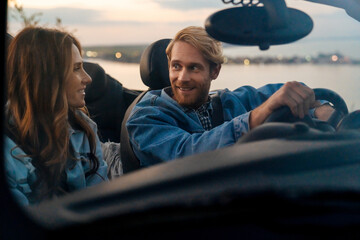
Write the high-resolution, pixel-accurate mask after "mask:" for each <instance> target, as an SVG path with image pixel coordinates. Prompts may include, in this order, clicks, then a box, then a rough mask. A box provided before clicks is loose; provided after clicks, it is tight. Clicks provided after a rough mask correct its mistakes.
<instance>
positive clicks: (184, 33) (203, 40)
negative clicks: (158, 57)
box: [166, 26, 224, 68]
mask: <svg viewBox="0 0 360 240" xmlns="http://www.w3.org/2000/svg"><path fill="white" fill-rule="evenodd" d="M177 41H183V42H186V43H188V44H190V45H192V46H193V47H195V48H196V49H198V50H199V51H200V53H201V54H202V55H203V57H204V58H205V59H206V60H208V61H209V63H210V68H212V67H215V66H217V65H221V64H222V63H224V56H223V52H222V45H221V43H220V42H219V41H217V40H215V39H213V38H212V37H210V36H209V35H208V34H207V32H206V31H205V29H204V28H202V27H195V26H190V27H187V28H184V29H182V30H180V31H179V32H178V33H177V34H176V35H175V37H174V39H172V40H171V42H170V43H169V45H168V47H167V48H166V55H167V57H168V60H169V61H170V60H171V51H172V48H173V46H174V44H175V42H177Z"/></svg>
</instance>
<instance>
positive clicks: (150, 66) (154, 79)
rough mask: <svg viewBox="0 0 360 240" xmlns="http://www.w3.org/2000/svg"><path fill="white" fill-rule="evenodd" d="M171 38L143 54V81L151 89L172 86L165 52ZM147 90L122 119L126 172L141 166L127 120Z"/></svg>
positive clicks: (148, 48) (155, 44)
mask: <svg viewBox="0 0 360 240" xmlns="http://www.w3.org/2000/svg"><path fill="white" fill-rule="evenodd" d="M170 40H171V39H161V40H158V41H156V42H154V43H152V44H151V45H149V46H148V47H147V48H146V49H145V50H144V52H143V54H142V55H141V59H140V76H141V79H142V81H143V83H144V84H145V85H146V86H148V87H149V90H156V89H162V88H165V87H168V86H170V80H169V69H168V61H167V56H166V53H165V50H166V47H167V46H168V44H169V42H170ZM146 92H147V91H145V92H143V93H142V94H141V95H139V96H138V97H137V98H136V99H135V100H134V102H133V103H132V104H131V105H130V107H128V109H127V110H126V113H125V116H124V119H123V121H122V126H121V147H120V154H121V161H122V166H123V171H124V173H127V172H131V171H134V170H136V169H139V168H140V162H139V160H138V159H137V158H136V156H135V154H134V152H133V149H132V147H131V143H130V140H129V133H128V131H127V128H126V122H127V120H128V118H129V115H130V113H131V111H132V109H133V108H134V106H135V105H136V103H138V102H139V101H140V99H141V98H142V97H143V96H144V95H145V94H146Z"/></svg>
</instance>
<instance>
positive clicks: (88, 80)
mask: <svg viewBox="0 0 360 240" xmlns="http://www.w3.org/2000/svg"><path fill="white" fill-rule="evenodd" d="M82 82H83V83H84V84H85V85H88V84H90V83H91V82H92V78H91V77H90V75H89V74H88V73H87V72H86V71H85V70H84V76H83V79H82Z"/></svg>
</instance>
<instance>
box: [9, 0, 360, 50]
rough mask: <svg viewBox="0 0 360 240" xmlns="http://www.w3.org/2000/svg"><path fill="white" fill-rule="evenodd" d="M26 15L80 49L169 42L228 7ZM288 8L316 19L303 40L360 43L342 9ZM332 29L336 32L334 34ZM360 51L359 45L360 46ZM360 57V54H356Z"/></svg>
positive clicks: (102, 2)
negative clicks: (70, 37) (57, 28)
mask: <svg viewBox="0 0 360 240" xmlns="http://www.w3.org/2000/svg"><path fill="white" fill-rule="evenodd" d="M17 2H18V3H20V4H21V5H22V6H23V7H24V9H25V12H26V14H28V16H30V15H31V14H33V13H39V12H41V13H42V15H41V16H39V20H40V24H41V25H45V26H48V27H52V26H54V25H55V22H56V18H60V19H61V20H62V25H63V26H64V27H65V28H66V29H67V30H68V31H71V32H73V33H74V34H75V36H76V37H78V38H79V39H80V41H81V43H82V44H83V46H95V45H119V44H149V43H151V42H153V41H156V40H158V39H161V38H172V37H173V36H174V34H175V33H176V32H177V31H179V30H180V29H182V28H184V27H186V26H189V25H196V26H204V22H205V20H206V18H207V17H208V16H210V15H211V14H212V13H214V12H216V11H218V10H221V9H224V8H228V7H232V6H231V5H229V4H224V3H223V2H222V1H221V0H97V1H95V0H51V1H49V0H18V1H17ZM286 3H287V6H288V7H293V8H297V9H300V10H303V11H304V12H306V13H307V14H309V15H310V16H311V17H312V18H313V20H314V30H313V31H312V33H311V34H310V35H309V37H307V38H306V40H304V41H305V42H306V41H309V40H310V41H311V40H313V41H316V40H318V39H322V38H324V37H330V38H332V39H333V40H334V41H340V40H342V39H352V40H360V23H359V22H357V21H356V20H354V19H352V18H350V17H348V15H347V14H346V13H345V11H344V10H342V9H338V8H334V7H329V6H324V5H320V4H314V3H309V2H304V1H302V0H287V1H286ZM12 15H13V11H12V10H10V11H9V16H8V19H9V26H8V31H9V32H10V33H11V34H12V35H15V34H16V33H17V32H18V31H19V30H20V29H21V28H22V26H21V24H20V23H19V21H16V20H15V19H14V18H13V17H12ZM334 30H335V31H334ZM359 47H360V46H359ZM359 53H360V49H359Z"/></svg>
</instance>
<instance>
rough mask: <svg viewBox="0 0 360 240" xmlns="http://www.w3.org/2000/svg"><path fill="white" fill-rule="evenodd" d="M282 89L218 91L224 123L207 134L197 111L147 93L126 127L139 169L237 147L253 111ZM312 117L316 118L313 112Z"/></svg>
mask: <svg viewBox="0 0 360 240" xmlns="http://www.w3.org/2000/svg"><path fill="white" fill-rule="evenodd" d="M282 85H283V84H268V85H265V86H263V87H261V88H258V89H255V88H253V87H251V86H243V87H240V88H238V89H236V90H234V91H229V90H228V89H225V90H221V91H217V92H218V93H219V95H220V98H221V103H222V107H223V117H224V121H225V122H224V123H223V124H221V125H219V126H217V127H215V128H213V129H211V130H209V131H205V130H204V128H203V127H202V125H201V123H200V120H199V118H198V116H197V114H196V113H195V111H194V110H189V109H185V108H183V107H181V106H180V105H179V104H178V103H177V102H176V101H175V100H174V99H172V98H171V97H170V96H169V95H168V94H167V93H166V91H165V90H164V89H162V90H154V91H150V92H148V93H147V94H145V96H144V97H143V98H142V99H141V101H140V102H139V103H138V104H137V105H136V106H135V107H134V109H133V110H132V112H131V114H130V117H129V119H128V121H127V123H126V126H127V129H128V132H129V139H130V142H131V144H132V147H133V150H134V153H135V155H136V156H137V158H138V159H139V160H140V165H141V166H150V165H154V164H156V163H160V162H165V161H169V160H173V159H176V158H180V157H185V156H189V155H192V154H195V153H201V152H206V151H210V150H215V149H219V148H222V147H226V146H230V145H232V144H234V143H235V142H236V141H237V140H238V139H239V138H240V137H241V136H242V135H244V134H245V133H247V132H248V131H249V114H250V111H251V110H253V109H255V108H256V107H258V106H259V105H261V104H262V103H263V102H265V101H266V100H267V99H268V98H269V97H270V96H271V95H272V94H273V93H274V92H276V91H277V90H278V89H279V88H280V87H281V86H282ZM310 114H312V115H313V114H314V113H313V111H311V112H310Z"/></svg>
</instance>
